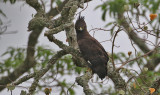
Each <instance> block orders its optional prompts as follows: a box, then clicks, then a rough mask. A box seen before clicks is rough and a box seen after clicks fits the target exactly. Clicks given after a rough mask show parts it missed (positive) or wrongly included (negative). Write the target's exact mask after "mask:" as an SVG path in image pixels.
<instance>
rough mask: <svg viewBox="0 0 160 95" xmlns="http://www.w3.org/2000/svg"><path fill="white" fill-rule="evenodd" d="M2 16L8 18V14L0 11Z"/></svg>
mask: <svg viewBox="0 0 160 95" xmlns="http://www.w3.org/2000/svg"><path fill="white" fill-rule="evenodd" d="M0 14H1V15H2V16H4V17H7V16H6V14H5V13H4V12H3V11H2V10H1V9H0Z"/></svg>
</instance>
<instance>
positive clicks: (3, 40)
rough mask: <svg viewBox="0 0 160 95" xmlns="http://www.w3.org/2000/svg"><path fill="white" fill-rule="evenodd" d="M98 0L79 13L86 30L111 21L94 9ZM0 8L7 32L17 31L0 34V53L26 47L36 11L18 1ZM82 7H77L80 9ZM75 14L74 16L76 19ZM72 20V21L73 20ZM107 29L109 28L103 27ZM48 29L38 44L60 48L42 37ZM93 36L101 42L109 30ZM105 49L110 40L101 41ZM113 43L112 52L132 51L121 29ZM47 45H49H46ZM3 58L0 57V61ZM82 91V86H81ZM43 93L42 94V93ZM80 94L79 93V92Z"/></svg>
mask: <svg viewBox="0 0 160 95" xmlns="http://www.w3.org/2000/svg"><path fill="white" fill-rule="evenodd" d="M101 3H103V2H101V1H100V0H93V1H92V2H89V3H88V6H87V5H86V4H85V6H87V8H86V10H84V11H83V12H82V14H81V15H83V16H85V21H86V23H87V25H88V30H91V29H93V28H104V26H105V25H106V24H107V23H108V22H110V21H113V19H112V18H110V17H109V16H108V15H106V21H102V20H101V15H102V11H101V10H100V9H97V10H94V9H95V7H96V6H97V5H99V4H101ZM0 9H1V10H2V11H3V12H4V13H5V14H6V15H7V18H4V17H2V20H3V21H4V22H6V23H7V22H9V21H10V26H9V27H8V29H7V32H9V31H17V33H15V34H5V35H0V55H1V54H3V53H4V51H6V50H7V48H8V47H10V46H12V47H15V48H26V47H27V41H28V36H29V34H30V32H28V31H27V30H28V29H27V27H28V22H29V21H30V20H31V19H32V15H33V14H35V13H36V11H35V10H34V9H33V8H31V7H30V6H28V5H27V4H25V3H23V2H20V3H16V4H13V5H11V4H10V3H8V2H7V3H5V4H4V3H0ZM81 10H82V9H79V10H78V11H77V13H78V12H79V11H81ZM76 18H77V16H75V20H76ZM75 20H74V22H75ZM105 29H109V28H105ZM46 30H48V29H47V28H45V29H44V31H43V33H42V34H41V35H40V37H39V39H38V45H43V46H46V48H47V49H53V50H55V51H57V50H60V49H59V48H58V46H56V45H55V44H53V43H51V42H49V41H48V39H47V38H46V37H44V32H45V31H46ZM90 34H91V35H92V36H93V31H92V32H90ZM94 37H95V38H96V39H97V40H98V41H99V42H102V41H104V40H109V39H110V38H111V36H110V33H109V31H101V30H99V31H96V32H95V35H94ZM56 38H57V39H59V40H61V41H63V42H64V43H65V44H67V42H66V37H65V32H61V33H58V34H56ZM101 44H102V45H103V47H104V48H105V50H106V51H107V52H109V53H111V49H112V42H110V41H106V42H103V43H101ZM115 45H116V46H119V47H118V48H117V47H115V48H114V52H125V53H127V52H128V51H132V52H133V51H134V50H133V48H132V46H131V43H130V41H129V39H128V36H127V35H126V34H125V33H124V32H123V31H122V32H120V33H118V36H117V37H116V41H115ZM48 46H49V47H48ZM3 59H4V58H2V57H0V61H1V60H3ZM19 91H20V90H19V89H17V90H15V91H13V95H16V93H19ZM81 91H82V88H81ZM0 94H3V95H8V94H10V92H8V91H7V90H4V91H2V92H1V93H0ZM42 95H43V94H42ZM79 95H81V93H80V94H79Z"/></svg>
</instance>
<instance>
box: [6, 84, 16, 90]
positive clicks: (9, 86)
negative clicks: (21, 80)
mask: <svg viewBox="0 0 160 95" xmlns="http://www.w3.org/2000/svg"><path fill="white" fill-rule="evenodd" d="M7 88H8V90H14V89H15V85H13V84H7Z"/></svg>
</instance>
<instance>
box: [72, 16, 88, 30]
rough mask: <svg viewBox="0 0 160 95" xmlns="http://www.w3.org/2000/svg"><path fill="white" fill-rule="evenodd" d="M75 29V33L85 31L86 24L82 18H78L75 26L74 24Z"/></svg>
mask: <svg viewBox="0 0 160 95" xmlns="http://www.w3.org/2000/svg"><path fill="white" fill-rule="evenodd" d="M75 29H76V32H83V31H85V30H87V26H86V22H85V21H84V17H83V16H79V17H78V19H77V21H76V24H75Z"/></svg>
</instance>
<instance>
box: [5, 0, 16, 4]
mask: <svg viewBox="0 0 160 95" xmlns="http://www.w3.org/2000/svg"><path fill="white" fill-rule="evenodd" d="M7 1H9V2H10V3H11V4H14V3H15V2H16V0H3V2H5V3H6V2H7Z"/></svg>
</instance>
